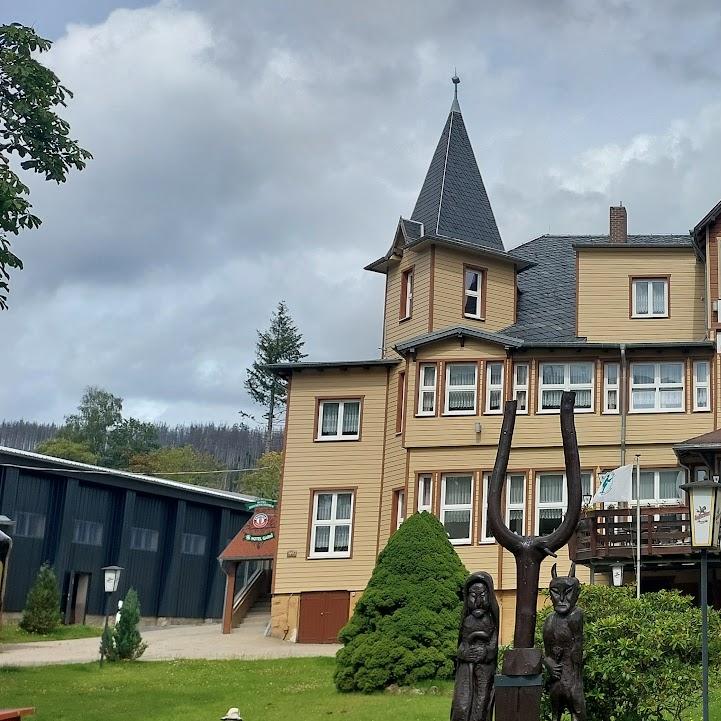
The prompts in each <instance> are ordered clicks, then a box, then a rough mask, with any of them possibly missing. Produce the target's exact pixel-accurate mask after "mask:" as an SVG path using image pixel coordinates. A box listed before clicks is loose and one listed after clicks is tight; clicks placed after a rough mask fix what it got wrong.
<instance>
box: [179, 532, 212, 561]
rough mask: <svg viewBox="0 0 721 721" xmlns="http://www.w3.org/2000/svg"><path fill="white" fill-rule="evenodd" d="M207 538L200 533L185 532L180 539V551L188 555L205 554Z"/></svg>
mask: <svg viewBox="0 0 721 721" xmlns="http://www.w3.org/2000/svg"><path fill="white" fill-rule="evenodd" d="M206 542H207V539H206V537H205V536H203V535H201V534H200V533H184V534H183V535H182V537H181V539H180V552H181V553H185V554H186V555H188V556H204V555H205V546H206Z"/></svg>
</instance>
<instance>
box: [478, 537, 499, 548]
mask: <svg viewBox="0 0 721 721" xmlns="http://www.w3.org/2000/svg"><path fill="white" fill-rule="evenodd" d="M495 542H496V539H495V538H484V539H483V540H482V541H478V545H479V546H492V545H493V544H494V543H495Z"/></svg>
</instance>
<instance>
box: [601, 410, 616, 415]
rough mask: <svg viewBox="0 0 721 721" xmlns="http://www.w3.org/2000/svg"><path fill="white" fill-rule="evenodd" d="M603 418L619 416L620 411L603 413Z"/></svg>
mask: <svg viewBox="0 0 721 721" xmlns="http://www.w3.org/2000/svg"><path fill="white" fill-rule="evenodd" d="M601 415H602V416H617V415H619V411H602V412H601Z"/></svg>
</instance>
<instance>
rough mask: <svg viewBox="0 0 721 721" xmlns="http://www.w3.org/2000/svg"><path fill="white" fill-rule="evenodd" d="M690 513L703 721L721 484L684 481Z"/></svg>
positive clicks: (720, 512) (716, 481)
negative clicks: (697, 566)
mask: <svg viewBox="0 0 721 721" xmlns="http://www.w3.org/2000/svg"><path fill="white" fill-rule="evenodd" d="M681 488H682V489H683V490H684V491H686V493H687V495H688V508H689V514H690V516H691V545H692V546H693V547H694V548H698V549H699V550H700V551H701V668H702V673H703V680H702V689H701V696H702V704H703V721H708V551H709V549H710V548H711V549H717V548H718V546H719V525H720V524H719V521H720V520H721V498H720V497H719V491H721V484H719V483H718V476H714V480H713V481H696V482H695V483H684V484H683V485H682V486H681Z"/></svg>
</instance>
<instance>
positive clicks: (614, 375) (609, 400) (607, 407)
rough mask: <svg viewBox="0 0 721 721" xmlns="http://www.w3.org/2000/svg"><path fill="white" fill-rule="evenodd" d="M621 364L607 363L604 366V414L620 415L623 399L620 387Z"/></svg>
mask: <svg viewBox="0 0 721 721" xmlns="http://www.w3.org/2000/svg"><path fill="white" fill-rule="evenodd" d="M620 368H621V366H620V364H619V363H605V364H604V366H603V412H604V413H618V412H619V403H620V399H621V394H620V386H619V380H620V379H619V374H620Z"/></svg>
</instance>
